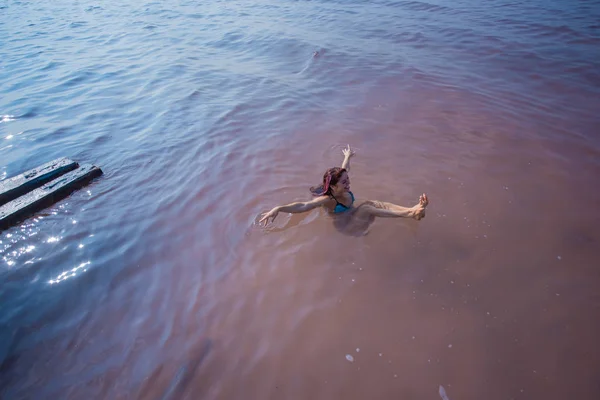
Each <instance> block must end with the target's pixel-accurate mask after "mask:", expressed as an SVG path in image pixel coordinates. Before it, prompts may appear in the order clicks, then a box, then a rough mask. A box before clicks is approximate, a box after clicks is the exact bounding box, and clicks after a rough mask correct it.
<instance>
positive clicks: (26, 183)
mask: <svg viewBox="0 0 600 400" xmlns="http://www.w3.org/2000/svg"><path fill="white" fill-rule="evenodd" d="M78 166H79V165H78V164H77V163H76V162H75V161H72V160H69V159H68V158H64V157H63V158H59V159H56V160H54V161H50V162H49V163H46V164H44V165H42V166H39V167H37V168H34V169H31V170H29V171H27V172H24V173H22V174H21V175H17V176H14V177H12V178H8V179H4V180H3V181H0V206H2V205H4V204H6V203H8V202H9V201H12V200H14V199H16V198H17V197H19V196H22V195H24V194H25V193H28V192H31V191H32V190H34V189H37V188H39V187H40V186H42V185H43V184H45V183H47V182H50V181H51V180H52V179H54V178H57V177H59V176H61V175H64V174H66V173H67V172H69V171H72V170H74V169H75V168H77V167H78Z"/></svg>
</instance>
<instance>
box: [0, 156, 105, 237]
mask: <svg viewBox="0 0 600 400" xmlns="http://www.w3.org/2000/svg"><path fill="white" fill-rule="evenodd" d="M100 175H102V170H101V169H100V168H98V167H96V166H93V165H82V166H80V167H79V168H77V169H75V170H72V171H70V172H67V173H66V174H64V175H61V176H59V177H58V178H56V179H54V180H52V181H50V182H47V183H45V184H44V185H43V186H41V187H39V188H37V189H35V190H33V191H31V192H29V193H27V194H25V195H23V196H21V197H19V198H16V199H14V200H12V201H10V202H8V203H6V204H4V205H2V206H0V230H4V229H7V228H9V227H10V226H12V225H15V224H16V223H17V222H19V221H22V220H24V219H25V218H27V217H29V216H31V215H33V214H35V213H36V212H38V211H40V210H42V209H44V208H46V207H48V206H50V205H52V204H54V203H56V202H57V201H59V200H62V199H63V198H65V197H67V196H68V195H69V194H70V193H71V192H73V191H74V190H77V189H79V188H81V187H82V186H85V185H86V184H87V183H89V182H90V181H91V180H92V179H94V178H96V177H98V176H100Z"/></svg>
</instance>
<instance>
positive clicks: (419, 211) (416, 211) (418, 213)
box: [413, 193, 429, 221]
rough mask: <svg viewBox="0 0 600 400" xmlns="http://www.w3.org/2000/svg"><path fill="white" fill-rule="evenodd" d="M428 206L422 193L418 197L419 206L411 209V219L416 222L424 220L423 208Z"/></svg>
mask: <svg viewBox="0 0 600 400" xmlns="http://www.w3.org/2000/svg"><path fill="white" fill-rule="evenodd" d="M428 204H429V199H428V198H427V195H426V194H425V193H423V194H422V195H421V196H420V197H419V204H417V205H416V206H414V207H413V218H414V219H416V220H417V221H419V220H421V219H423V218H425V208H426V207H427V205H428Z"/></svg>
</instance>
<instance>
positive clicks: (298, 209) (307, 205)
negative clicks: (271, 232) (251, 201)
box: [258, 196, 329, 226]
mask: <svg viewBox="0 0 600 400" xmlns="http://www.w3.org/2000/svg"><path fill="white" fill-rule="evenodd" d="M327 201H329V197H328V196H319V197H317V198H315V199H313V200H311V201H298V202H295V203H290V204H286V205H283V206H277V207H274V208H273V209H272V210H271V211H269V212H266V213H264V214H263V215H262V218H261V219H260V221H258V223H259V224H263V222H264V226H267V224H268V223H269V219H271V222H273V221H275V218H277V214H279V212H286V213H292V214H299V213H303V212H307V211H310V210H312V209H314V208H317V207H319V206H322V205H323V204H325V203H326V202H327Z"/></svg>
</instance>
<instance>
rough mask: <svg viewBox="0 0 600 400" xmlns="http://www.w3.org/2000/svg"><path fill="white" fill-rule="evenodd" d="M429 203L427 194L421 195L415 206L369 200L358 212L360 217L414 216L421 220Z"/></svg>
mask: <svg viewBox="0 0 600 400" xmlns="http://www.w3.org/2000/svg"><path fill="white" fill-rule="evenodd" d="M428 204H429V199H427V195H426V194H425V193H423V195H422V196H421V197H419V204H417V205H415V206H413V207H402V206H399V205H396V204H392V203H387V202H385V201H377V200H369V201H366V202H364V203H363V204H361V205H360V206H359V207H358V209H357V210H356V213H357V214H358V215H357V216H358V217H363V218H365V217H366V218H372V217H383V218H414V219H416V220H420V219H422V218H424V217H425V208H426V207H427V205H428Z"/></svg>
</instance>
